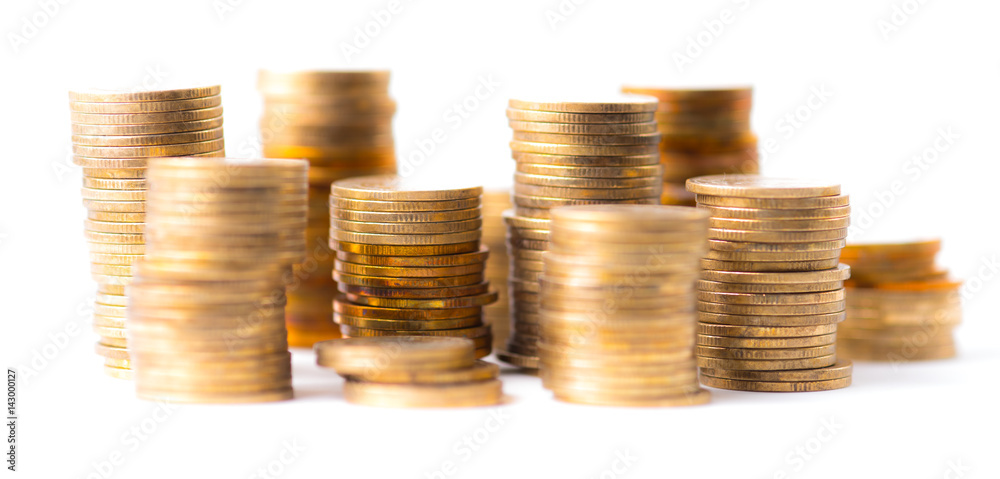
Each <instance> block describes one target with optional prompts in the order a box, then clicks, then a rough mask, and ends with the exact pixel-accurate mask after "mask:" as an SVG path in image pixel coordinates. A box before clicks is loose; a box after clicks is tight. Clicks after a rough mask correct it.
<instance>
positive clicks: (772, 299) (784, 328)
mask: <svg viewBox="0 0 1000 479" xmlns="http://www.w3.org/2000/svg"><path fill="white" fill-rule="evenodd" d="M687 185H688V189H689V190H690V191H692V192H693V193H695V194H697V200H698V207H699V208H701V209H703V210H705V211H707V212H708V213H709V215H710V218H709V230H708V238H709V251H708V253H707V254H706V256H705V259H704V260H702V262H701V264H702V269H703V271H702V280H701V281H699V283H698V290H699V291H698V311H699V312H698V320H699V324H698V347H697V352H698V365H699V366H700V367H701V376H702V378H701V379H702V384H705V385H706V386H711V387H718V388H725V389H737V390H746V391H773V392H779V391H789V392H790V391H821V390H828V389H838V388H842V387H846V386H848V385H850V383H851V365H850V362H845V361H838V360H837V355H836V340H837V323H839V322H841V321H843V319H844V316H845V313H844V309H845V303H844V296H845V293H844V280H846V279H847V278H848V277H849V276H850V269H849V268H848V267H847V266H846V265H841V264H839V259H838V258H839V256H840V250H841V248H843V247H844V243H845V241H844V238H846V237H847V226H848V222H849V217H848V216H847V215H848V214H849V213H850V209H849V206H848V197H847V196H846V195H841V194H840V185H838V184H834V183H824V182H814V181H803V180H793V179H782V178H764V177H760V176H756V175H722V176H703V177H698V178H692V179H689V180H688V182H687Z"/></svg>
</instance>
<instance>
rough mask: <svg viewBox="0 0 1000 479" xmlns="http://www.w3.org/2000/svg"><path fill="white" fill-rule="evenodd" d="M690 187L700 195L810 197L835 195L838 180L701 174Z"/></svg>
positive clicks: (838, 190)
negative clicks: (824, 180)
mask: <svg viewBox="0 0 1000 479" xmlns="http://www.w3.org/2000/svg"><path fill="white" fill-rule="evenodd" d="M686 186H687V189H688V191H691V192H692V193H695V194H698V195H709V196H723V197H732V196H735V197H740V198H811V197H817V196H836V195H839V194H840V185H839V184H836V183H830V182H823V181H813V180H799V179H794V178H773V177H767V176H760V175H715V176H699V177H697V178H690V179H688V180H687V185H686Z"/></svg>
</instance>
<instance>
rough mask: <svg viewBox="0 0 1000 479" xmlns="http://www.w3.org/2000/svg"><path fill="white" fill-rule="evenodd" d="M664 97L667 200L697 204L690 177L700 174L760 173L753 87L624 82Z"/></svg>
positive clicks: (659, 117) (661, 121)
mask: <svg viewBox="0 0 1000 479" xmlns="http://www.w3.org/2000/svg"><path fill="white" fill-rule="evenodd" d="M622 91H624V92H626V93H635V94H640V95H649V96H652V97H656V98H657V99H659V101H660V104H659V108H658V109H657V111H656V123H657V124H658V125H659V130H660V133H661V134H662V137H661V140H660V160H661V162H662V163H663V183H664V184H663V197H662V201H663V204H676V205H687V206H694V205H695V200H694V195H693V194H692V193H690V192H688V191H686V190H685V188H684V181H685V180H687V179H688V178H693V177H695V176H705V175H720V174H738V173H743V174H754V173H757V171H758V164H757V154H758V153H757V136H756V135H754V134H753V132H752V131H751V130H750V107H751V105H752V102H753V88H751V87H740V88H713V89H696V90H690V89H683V90H681V89H668V88H645V87H628V86H627V87H623V88H622Z"/></svg>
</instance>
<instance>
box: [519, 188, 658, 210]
mask: <svg viewBox="0 0 1000 479" xmlns="http://www.w3.org/2000/svg"><path fill="white" fill-rule="evenodd" d="M514 192H515V193H516V194H517V195H518V196H520V195H523V196H538V197H548V198H563V199H572V200H640V199H649V198H659V196H660V186H647V187H639V188H560V187H555V186H538V185H526V184H523V183H515V184H514ZM515 201H516V202H517V203H518V204H523V203H521V202H520V200H519V198H518V197H517V196H515ZM524 206H533V205H530V204H524ZM557 206H562V205H557Z"/></svg>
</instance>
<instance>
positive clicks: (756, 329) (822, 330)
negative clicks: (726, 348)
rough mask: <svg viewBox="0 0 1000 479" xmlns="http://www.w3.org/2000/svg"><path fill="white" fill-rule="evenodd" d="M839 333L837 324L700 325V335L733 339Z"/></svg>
mask: <svg viewBox="0 0 1000 479" xmlns="http://www.w3.org/2000/svg"><path fill="white" fill-rule="evenodd" d="M836 332H837V324H836V323H831V324H822V325H815V326H785V327H764V326H735V325H729V324H713V323H698V333H699V334H706V335H712V336H725V337H731V338H800V337H805V336H819V335H824V334H833V333H836Z"/></svg>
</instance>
